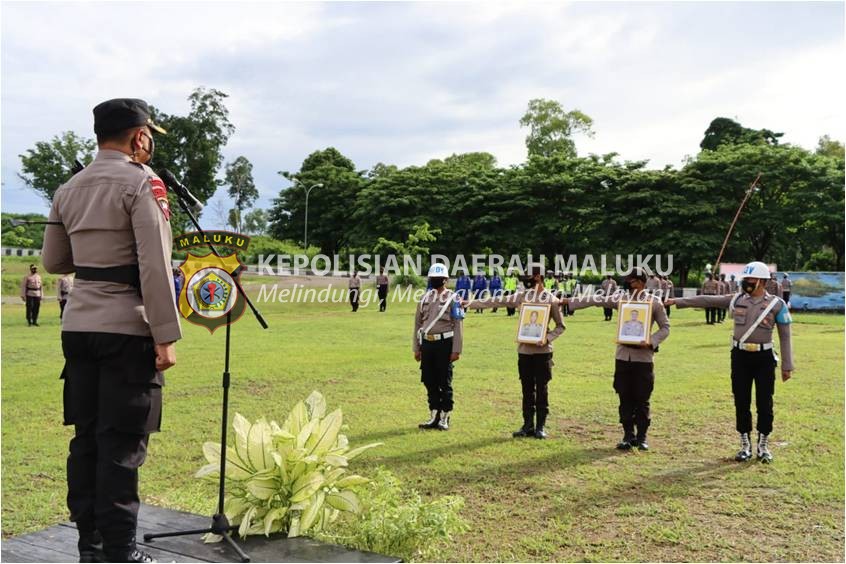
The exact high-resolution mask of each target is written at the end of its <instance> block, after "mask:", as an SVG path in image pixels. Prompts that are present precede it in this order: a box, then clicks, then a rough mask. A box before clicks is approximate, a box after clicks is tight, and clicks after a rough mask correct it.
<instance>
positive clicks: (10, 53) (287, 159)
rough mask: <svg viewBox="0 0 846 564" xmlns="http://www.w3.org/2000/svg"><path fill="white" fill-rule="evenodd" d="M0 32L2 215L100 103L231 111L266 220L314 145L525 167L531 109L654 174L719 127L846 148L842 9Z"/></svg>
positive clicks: (14, 25) (588, 8) (231, 13)
mask: <svg viewBox="0 0 846 564" xmlns="http://www.w3.org/2000/svg"><path fill="white" fill-rule="evenodd" d="M0 18H2V24H0V25H1V26H2V40H0V41H2V83H1V84H0V102H2V106H0V114H1V115H0V118H2V181H3V188H2V209H3V211H9V212H26V211H45V210H46V206H45V204H44V203H43V202H42V201H41V199H40V198H39V197H38V196H37V195H35V194H34V193H32V192H30V191H28V190H26V189H25V188H24V187H23V184H22V182H21V181H20V179H18V178H17V175H16V173H17V171H18V170H19V168H20V159H19V157H18V155H19V154H21V153H22V152H24V151H25V150H26V149H28V148H30V147H32V146H33V145H34V144H35V142H37V141H40V140H47V139H49V138H50V137H52V136H53V135H55V134H57V133H59V132H61V131H64V130H73V131H76V132H77V133H79V134H82V135H86V136H93V131H92V117H91V108H92V107H93V106H94V105H96V104H97V103H98V102H100V101H102V100H105V99H108V98H114V97H139V98H145V99H147V100H148V101H150V102H152V103H153V104H155V105H156V106H158V107H159V108H161V109H162V110H163V111H165V112H167V113H171V114H180V113H186V112H187V110H188V103H187V101H186V97H187V96H188V94H189V93H190V92H191V90H192V89H193V88H195V87H197V86H206V87H214V88H218V89H220V90H223V91H224V92H226V93H227V94H229V96H230V97H229V98H228V100H227V106H228V107H229V109H230V113H231V115H230V117H231V120H232V122H233V124H234V125H235V126H236V128H237V130H236V133H235V134H234V135H233V137H232V138H231V140H230V142H229V144H228V146H227V147H226V149H225V156H226V159H227V160H231V159H234V158H235V157H237V156H239V155H244V156H246V157H247V158H249V159H250V160H251V161H252V162H253V164H254V166H255V176H256V181H257V184H258V186H259V188H260V191H261V200H260V202H259V205H261V206H263V207H264V206H267V205H269V203H270V200H271V199H272V198H273V197H274V196H276V195H277V194H278V192H279V190H280V189H282V188H283V187H285V186H287V182H286V181H284V180H283V179H282V178H281V177H280V176H278V175H277V171H279V170H297V169H298V168H299V166H300V164H301V163H302V161H303V159H304V158H305V157H306V156H307V155H308V154H309V153H310V152H312V151H314V150H316V149H320V148H325V147H327V146H334V147H336V148H338V149H339V150H340V151H341V152H342V153H344V154H345V155H347V156H348V157H350V158H351V159H352V160H353V161H354V162H355V164H356V166H357V167H358V168H359V169H365V168H369V167H371V166H373V165H374V164H376V163H377V162H384V163H392V164H397V165H399V166H407V165H414V164H423V163H425V162H426V161H427V160H429V159H431V158H442V157H445V156H448V155H450V154H452V153H461V152H469V151H488V152H491V153H493V154H494V155H495V156H496V158H497V159H498V161H499V163H500V164H503V165H508V164H515V163H520V162H522V161H523V160H524V159H525V156H526V149H525V145H524V138H525V135H526V130H521V128H520V126H519V123H518V121H519V119H520V117H521V116H522V114H523V112H524V111H525V109H526V105H527V102H528V101H529V100H530V99H532V98H551V99H555V100H558V101H559V102H561V103H562V104H563V106H564V107H565V108H567V109H573V108H578V109H580V110H582V111H583V112H585V113H587V114H588V115H590V116H591V117H592V118H593V119H594V121H595V124H594V125H595V127H594V128H595V131H596V135H595V137H594V138H593V139H585V138H581V139H578V140H577V146H578V149H579V152H580V154H587V153H591V152H594V153H604V152H610V151H616V152H618V153H620V154H621V156H622V158H624V159H632V160H635V159H649V161H650V166H653V167H656V168H660V167H663V166H664V165H665V164H671V165H676V166H678V165H680V164H681V162H682V159H683V158H684V157H685V156H686V155H691V154H695V153H696V152H697V150H698V144H699V141H700V140H701V138H702V133H703V132H704V130H705V129H706V127H707V126H708V123H709V122H710V121H711V119H713V118H714V117H716V116H726V117H731V118H734V119H737V120H739V121H740V122H741V123H742V124H743V125H745V126H747V127H754V128H761V127H767V128H770V129H774V130H777V131H784V132H785V136H784V141H785V142H790V143H796V144H799V145H802V146H805V147H809V148H810V147H813V146H814V145H815V144H816V141H817V139H818V138H819V136H821V135H823V134H830V135H832V136H833V137H835V138H838V139H841V140H842V139H844V138H846V127H844V112H843V107H844V104H843V102H842V100H843V99H844V82H846V81H844V73H843V71H842V69H843V68H844V67H843V63H844V51H843V47H844V4H843V3H842V2H829V3H810V2H799V3H788V2H776V3H767V2H753V3H727V2H703V3H690V2H685V3H645V4H639V3H604V2H585V3H560V2H558V3H531V2H510V3H504V4H496V3H492V2H484V3H476V4H472V3H358V2H357V3H342V2H334V3H316V2H315V3H245V2H237V3H235V2H231V3H230V2H223V3H220V2H218V3H212V2H186V3H178V2H168V3H146V2H145V3H133V2H111V3H96V2H86V3H76V2H62V3H46V2H26V3H14V2H5V1H4V2H2V7H0ZM837 69H840V70H837ZM218 197H220V196H218ZM212 215H213V214H212V213H211V212H209V213H207V217H206V218H205V221H204V222H205V223H206V224H207V225H208V226H214V224H215V219H214V218H213V217H212Z"/></svg>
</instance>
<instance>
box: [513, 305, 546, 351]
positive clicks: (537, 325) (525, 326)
mask: <svg viewBox="0 0 846 564" xmlns="http://www.w3.org/2000/svg"><path fill="white" fill-rule="evenodd" d="M550 308H551V304H523V305H521V306H520V324H519V326H518V327H517V342H518V343H526V344H529V345H537V344H539V343H543V342H544V341H545V340H546V331H547V329H548V328H549V312H550Z"/></svg>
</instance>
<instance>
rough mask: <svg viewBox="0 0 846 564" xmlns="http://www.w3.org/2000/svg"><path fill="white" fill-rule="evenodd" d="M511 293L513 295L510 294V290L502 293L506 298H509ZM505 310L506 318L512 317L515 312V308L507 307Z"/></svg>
mask: <svg viewBox="0 0 846 564" xmlns="http://www.w3.org/2000/svg"><path fill="white" fill-rule="evenodd" d="M513 293H514V292H512V291H511V290H506V291H505V292H504V294H505V295H506V296H510V295H511V294H513ZM505 310H506V312H507V313H508V317H511V316H512V315H514V312H515V311H517V308H514V307H507V308H505Z"/></svg>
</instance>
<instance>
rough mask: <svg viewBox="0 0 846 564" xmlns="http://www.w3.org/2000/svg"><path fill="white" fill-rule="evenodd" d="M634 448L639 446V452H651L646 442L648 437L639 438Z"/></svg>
mask: <svg viewBox="0 0 846 564" xmlns="http://www.w3.org/2000/svg"><path fill="white" fill-rule="evenodd" d="M632 446H637V450H649V443H647V442H646V437H638V438H637V439H635V442H634V444H632Z"/></svg>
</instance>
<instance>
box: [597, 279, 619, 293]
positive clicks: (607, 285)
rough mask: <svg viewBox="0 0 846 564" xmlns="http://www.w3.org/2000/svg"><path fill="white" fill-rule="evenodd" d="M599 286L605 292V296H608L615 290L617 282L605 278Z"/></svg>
mask: <svg viewBox="0 0 846 564" xmlns="http://www.w3.org/2000/svg"><path fill="white" fill-rule="evenodd" d="M599 287H600V288H602V291H603V292H605V295H606V296H610V295H611V294H613V293H614V292H616V291H617V282H615V281H614V280H612V279H611V278H606V279H604V280H603V281H602V283H601V284H600V285H599Z"/></svg>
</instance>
